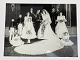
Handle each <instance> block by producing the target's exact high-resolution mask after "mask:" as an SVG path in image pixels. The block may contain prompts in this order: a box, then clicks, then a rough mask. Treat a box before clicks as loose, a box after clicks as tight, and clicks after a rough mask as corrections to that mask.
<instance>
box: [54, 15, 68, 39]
mask: <svg viewBox="0 0 80 60" xmlns="http://www.w3.org/2000/svg"><path fill="white" fill-rule="evenodd" d="M60 20H62V21H63V22H60ZM56 21H57V22H58V23H57V25H56V27H55V33H56V34H57V36H58V37H59V38H62V35H63V33H65V32H68V29H67V27H66V24H65V22H66V21H67V20H66V19H65V16H58V17H57V20H56Z"/></svg>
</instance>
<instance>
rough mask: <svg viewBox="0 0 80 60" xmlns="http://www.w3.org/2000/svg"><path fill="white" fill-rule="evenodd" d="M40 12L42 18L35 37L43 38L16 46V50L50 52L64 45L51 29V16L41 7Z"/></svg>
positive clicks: (36, 53) (28, 52) (35, 52)
mask: <svg viewBox="0 0 80 60" xmlns="http://www.w3.org/2000/svg"><path fill="white" fill-rule="evenodd" d="M41 14H42V18H43V20H42V22H41V25H40V28H39V31H38V36H37V37H38V38H39V39H44V40H41V41H39V42H35V43H32V44H28V45H27V44H25V45H22V46H19V47H16V48H15V49H14V50H15V51H16V52H18V53H21V54H29V55H40V54H46V53H51V52H54V51H56V50H59V49H62V48H63V47H64V46H63V45H62V44H61V41H60V39H59V38H58V37H57V35H56V34H55V33H54V32H53V31H52V29H51V26H50V24H51V18H50V15H49V13H48V12H47V11H46V10H45V9H43V10H42V13H41Z"/></svg>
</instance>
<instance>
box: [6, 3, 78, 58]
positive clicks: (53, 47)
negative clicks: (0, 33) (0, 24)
mask: <svg viewBox="0 0 80 60" xmlns="http://www.w3.org/2000/svg"><path fill="white" fill-rule="evenodd" d="M4 35H5V36H4V56H13V57H15V56H16V57H21V56H22V57H78V40H77V5H76V4H45V3H44V4H36V3H35V4H32V3H31V4H29V3H24V4H23V3H6V9H5V33H4Z"/></svg>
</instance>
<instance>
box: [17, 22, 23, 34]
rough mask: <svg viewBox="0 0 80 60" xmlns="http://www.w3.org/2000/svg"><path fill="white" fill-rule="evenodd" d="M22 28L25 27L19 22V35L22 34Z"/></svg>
mask: <svg viewBox="0 0 80 60" xmlns="http://www.w3.org/2000/svg"><path fill="white" fill-rule="evenodd" d="M22 29H23V26H22V23H19V25H18V34H19V35H21V34H22Z"/></svg>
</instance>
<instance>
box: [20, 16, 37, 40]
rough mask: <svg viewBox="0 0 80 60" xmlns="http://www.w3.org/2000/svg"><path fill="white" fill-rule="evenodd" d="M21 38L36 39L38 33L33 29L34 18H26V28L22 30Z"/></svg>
mask: <svg viewBox="0 0 80 60" xmlns="http://www.w3.org/2000/svg"><path fill="white" fill-rule="evenodd" d="M21 38H23V39H33V38H36V32H35V29H34V27H33V22H32V17H25V18H24V27H23V30H22V35H21Z"/></svg>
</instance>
